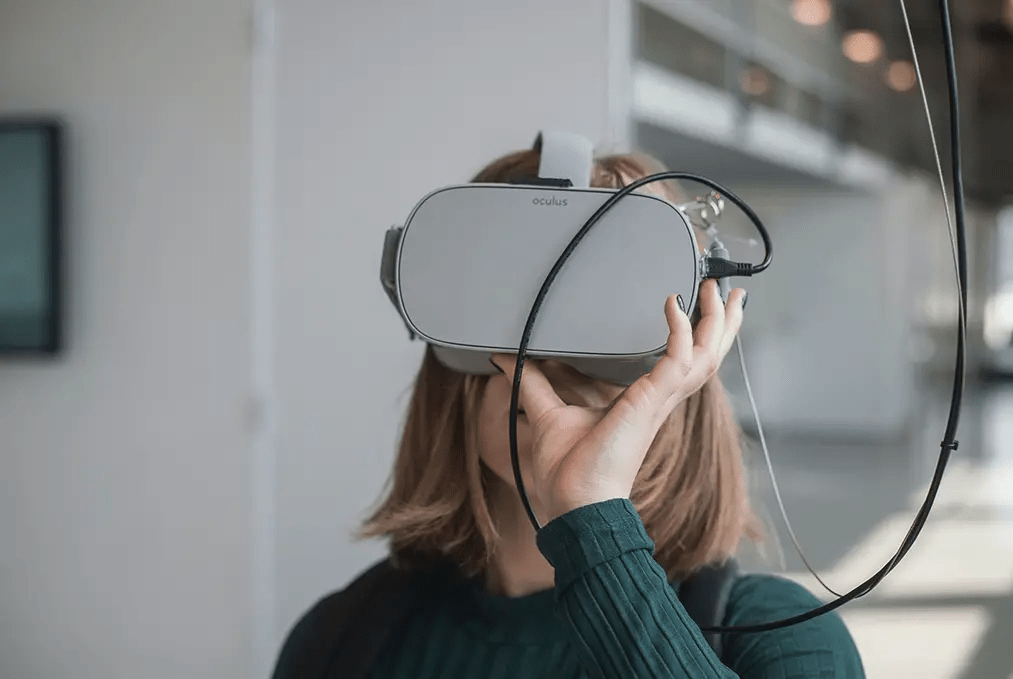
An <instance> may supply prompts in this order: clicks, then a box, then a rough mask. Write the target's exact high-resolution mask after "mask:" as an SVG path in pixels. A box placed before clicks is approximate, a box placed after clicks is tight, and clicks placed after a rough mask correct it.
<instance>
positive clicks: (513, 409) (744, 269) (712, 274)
mask: <svg viewBox="0 0 1013 679" xmlns="http://www.w3.org/2000/svg"><path fill="white" fill-rule="evenodd" d="M667 179H689V180H691V181H695V182H699V183H701V184H704V185H706V186H709V187H710V188H712V189H714V190H715V191H718V192H720V193H721V194H723V195H724V196H726V197H727V198H728V200H730V201H731V202H732V203H734V204H735V205H736V206H737V207H738V208H739V209H740V210H742V212H744V213H745V215H746V216H747V217H748V218H749V220H750V221H751V222H753V224H754V225H755V226H756V229H757V231H759V233H760V238H762V239H763V251H764V257H763V261H762V262H760V263H759V264H756V265H752V264H743V263H739V262H729V261H728V260H724V259H720V258H717V257H707V258H705V261H704V263H705V269H706V270H705V272H704V278H719V277H723V276H729V275H735V276H751V275H753V274H754V273H759V272H761V271H763V270H764V269H766V268H767V267H768V266H770V259H771V257H772V255H773V244H772V243H771V241H770V234H768V233H767V229H766V227H765V226H763V222H761V221H760V218H759V217H758V216H757V215H756V213H755V212H753V210H752V208H750V207H749V206H748V205H746V202H745V201H744V200H742V199H741V198H739V197H738V196H736V195H735V194H733V193H732V192H731V191H729V190H728V189H726V188H725V187H723V186H721V185H720V184H718V183H717V182H715V181H713V180H711V179H707V178H706V177H701V176H699V175H696V174H692V173H690V172H659V173H657V174H652V175H650V176H647V177H643V178H641V179H638V180H636V181H634V182H632V183H631V184H628V185H626V186H624V187H623V188H622V189H620V190H619V191H616V192H615V193H614V194H612V196H611V197H609V199H608V200H606V201H605V202H604V203H602V205H601V207H599V208H598V209H597V210H596V211H595V213H594V214H593V215H591V218H590V219H588V220H587V221H586V222H584V226H582V227H581V229H580V231H578V232H577V235H576V236H574V237H573V240H571V241H570V244H569V245H567V246H566V249H565V250H563V254H562V255H560V256H559V259H557V260H556V263H555V264H554V265H553V267H552V270H551V271H549V275H548V276H547V277H546V278H545V282H543V283H542V287H541V289H540V290H539V291H538V295H537V296H536V297H535V303H534V305H533V306H532V307H531V313H530V314H529V315H528V321H527V323H526V324H525V325H524V333H523V334H522V335H521V344H520V346H519V347H518V348H517V364H516V366H515V367H514V385H513V392H512V393H511V395H510V462H511V464H512V465H513V470H514V481H515V482H516V483H517V492H518V493H519V494H520V496H521V503H522V504H523V505H524V511H525V512H527V515H528V519H529V520H530V521H531V525H532V526H534V527H535V531H539V530H541V529H542V526H541V524H539V523H538V517H537V516H535V511H534V510H533V509H532V508H531V502H530V501H529V500H528V493H527V491H526V490H525V489H524V479H523V478H522V477H521V465H520V460H519V459H518V454H517V410H518V408H519V407H520V389H521V373H522V372H523V370H524V361H525V360H526V358H527V350H528V342H529V341H530V339H531V331H532V329H533V328H534V325H535V317H536V316H537V315H538V311H539V310H540V309H541V308H542V301H543V300H544V299H545V295H546V293H547V292H548V291H549V286H550V285H552V282H553V281H554V280H555V279H556V275H557V274H558V273H559V271H560V270H561V269H562V268H563V264H565V263H566V260H568V259H569V258H570V255H571V253H573V251H574V250H575V249H576V247H577V245H579V244H580V241H582V240H583V239H584V236H585V235H586V234H587V232H588V231H590V230H591V227H593V226H594V225H595V224H597V223H598V221H599V220H600V219H601V218H602V216H604V214H605V213H606V212H608V211H609V210H611V209H612V207H613V206H614V205H615V204H616V203H617V202H619V201H620V200H621V199H622V198H624V197H625V196H627V195H629V194H630V193H632V192H633V191H635V190H637V189H639V188H640V187H641V186H645V185H647V184H653V183H654V182H659V181H664V180H667ZM728 272H734V273H728Z"/></svg>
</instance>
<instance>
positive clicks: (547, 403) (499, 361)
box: [490, 354, 566, 422]
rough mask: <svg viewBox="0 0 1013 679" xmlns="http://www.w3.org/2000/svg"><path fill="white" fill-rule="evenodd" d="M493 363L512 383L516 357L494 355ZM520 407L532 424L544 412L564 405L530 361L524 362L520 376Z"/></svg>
mask: <svg viewBox="0 0 1013 679" xmlns="http://www.w3.org/2000/svg"><path fill="white" fill-rule="evenodd" d="M490 360H491V361H493V363H495V364H496V365H498V366H499V367H500V368H502V369H503V372H504V374H505V375H506V378H507V379H508V380H510V384H513V381H514V369H515V368H516V367H517V357H516V356H511V355H509V354H495V355H494V356H493V357H492V358H491V359H490ZM518 399H519V401H520V407H521V408H524V410H525V411H527V414H528V420H529V421H531V422H534V421H536V420H538V419H539V418H540V417H541V416H542V415H544V414H545V413H546V412H548V411H550V410H552V409H554V408H560V407H563V406H565V405H566V403H564V402H563V399H561V398H560V397H559V394H557V393H556V390H555V389H553V388H552V383H551V382H549V379H548V378H547V377H546V376H545V373H543V372H542V371H541V370H539V368H538V365H537V364H536V363H535V362H534V361H532V360H531V359H527V360H525V361H524V370H523V372H522V374H521V388H520V393H519V394H518Z"/></svg>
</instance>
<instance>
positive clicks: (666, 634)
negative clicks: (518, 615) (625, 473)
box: [537, 498, 862, 679]
mask: <svg viewBox="0 0 1013 679" xmlns="http://www.w3.org/2000/svg"><path fill="white" fill-rule="evenodd" d="M537 540H538V547H539V549H540V550H541V552H542V554H543V555H544V556H545V558H546V559H547V560H548V561H549V563H550V564H551V565H552V566H553V567H554V568H555V572H556V575H555V578H556V585H555V595H556V602H557V611H558V612H559V615H560V618H561V620H562V622H563V624H564V625H566V627H567V631H568V634H569V636H570V639H571V641H572V643H573V647H574V649H575V651H576V653H577V654H578V656H579V658H580V661H581V664H582V665H583V666H584V668H585V669H586V671H587V672H588V674H589V675H590V676H591V677H595V678H596V679H619V678H620V677H622V678H624V679H637V678H639V677H644V678H645V679H646V678H647V677H650V678H651V679H669V678H671V679H676V678H677V677H678V678H680V679H681V678H683V677H694V679H696V678H700V679H736V678H738V679H773V678H774V677H777V678H778V679H803V678H808V677H818V678H819V679H844V678H848V679H852V678H860V677H862V675H861V674H860V671H859V673H857V674H856V673H851V672H850V671H849V670H848V669H847V667H845V665H846V663H844V664H842V665H841V670H840V671H836V670H835V669H834V667H835V666H834V664H833V663H834V662H836V661H837V660H840V658H838V659H836V660H835V659H834V658H829V662H830V663H831V664H830V665H829V666H827V662H828V658H827V656H826V652H827V648H828V646H829V647H836V646H840V645H841V639H840V638H839V637H840V635H841V634H843V635H845V636H847V631H846V630H844V629H843V624H842V623H840V621H839V619H838V620H836V621H835V620H833V619H831V620H829V621H823V619H824V618H827V617H828V616H821V618H817V619H816V620H813V621H810V622H807V623H804V624H803V625H799V626H796V627H794V628H787V629H786V630H775V631H774V632H767V633H762V634H755V635H740V636H741V637H742V639H747V640H746V641H740V642H739V643H737V644H736V645H735V646H734V647H733V648H732V649H729V650H730V651H731V653H730V654H729V657H730V658H734V662H733V667H734V668H735V669H737V670H738V671H739V674H736V672H735V671H733V669H731V668H729V667H726V666H725V665H723V664H722V663H721V661H720V660H719V659H718V657H717V656H716V655H715V653H714V651H713V649H711V647H710V645H709V644H708V643H707V642H706V640H705V639H704V637H703V634H702V633H701V632H700V628H699V627H697V625H696V623H694V622H693V620H692V619H691V618H690V617H689V614H688V613H687V612H686V609H685V608H683V606H682V604H681V603H680V602H679V600H678V598H677V597H676V594H675V592H674V590H673V588H672V586H671V585H670V584H669V582H668V579H667V577H666V574H665V571H664V569H662V568H661V566H660V565H659V564H658V562H657V561H655V560H654V556H653V554H654V543H653V542H652V541H651V539H650V538H649V537H648V535H647V531H646V530H645V529H644V524H643V522H642V521H641V520H640V516H639V514H637V512H636V509H635V508H634V507H633V503H632V502H630V501H629V500H628V499H625V498H624V499H616V500H608V501H606V502H599V503H595V504H592V505H587V506H585V507H580V508H578V509H575V510H573V511H571V512H568V513H566V514H564V515H562V516H560V517H557V518H556V519H554V520H553V521H551V522H549V523H548V524H547V525H546V526H544V527H543V528H542V530H540V531H539V533H538V536H537ZM754 584H755V583H754ZM735 596H738V599H735ZM775 596H776V594H775ZM810 596H811V595H810ZM766 598H769V597H768V596H767V594H766V593H765V591H764V589H763V587H760V588H756V587H752V588H749V587H745V588H741V587H740V588H738V589H737V590H735V591H733V599H732V600H730V601H729V607H730V608H732V607H733V606H734V607H741V609H742V614H741V616H740V617H743V618H753V617H756V618H757V620H756V621H757V622H759V621H760V620H771V619H773V616H772V615H768V613H771V612H778V611H781V612H783V611H784V610H785V606H773V607H771V606H766V605H764V603H763V600H764V599H766ZM813 599H815V597H813ZM799 601H800V600H799V597H797V596H796V597H795V603H796V604H797V603H799ZM808 608H809V607H807V608H803V609H802V610H808ZM768 609H769V610H768ZM795 612H800V611H795ZM730 615H733V616H734V612H731V611H730ZM821 621H823V622H821ZM729 622H731V621H729ZM737 622H741V621H737ZM828 624H829V628H828V629H824V627H826V626H827V625H828ZM799 628H802V632H801V633H800V630H799ZM814 630H815V631H814ZM847 641H848V642H850V637H847ZM727 643H728V642H727V641H726V644H727ZM807 644H808V646H807ZM810 647H811V649H812V653H815V654H816V655H817V656H819V657H818V658H816V659H813V658H812V657H811V654H810ZM842 648H844V655H845V656H847V655H848V653H849V652H850V649H853V645H852V646H851V647H850V649H848V648H847V646H846V645H844V646H843V647H842ZM788 656H790V657H788ZM848 660H851V658H850V657H849V658H848ZM854 660H855V662H857V651H854ZM842 662H843V661H842ZM852 664H854V663H852ZM817 666H818V667H819V668H821V669H817V670H816V672H815V673H809V672H808V670H809V669H812V668H816V667H817ZM857 666H858V667H859V668H860V667H861V664H860V662H858V663H857ZM792 668H798V671H792ZM828 670H829V671H828Z"/></svg>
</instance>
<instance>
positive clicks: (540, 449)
mask: <svg viewBox="0 0 1013 679" xmlns="http://www.w3.org/2000/svg"><path fill="white" fill-rule="evenodd" d="M538 165H539V154H538V152H537V151H536V150H530V151H521V152H518V153H513V154H511V155H508V156H505V157H503V158H501V159H499V160H497V161H495V162H493V163H492V164H490V165H489V166H488V167H487V168H485V169H484V170H483V171H481V172H480V173H479V174H478V175H477V176H476V177H475V179H474V180H473V181H476V182H504V183H518V182H521V181H523V179H524V178H526V177H534V176H537V174H538ZM660 169H662V168H661V167H660V165H659V164H657V162H656V161H654V160H652V159H650V158H647V157H643V156H632V155H619V156H610V157H606V158H601V159H599V160H598V161H597V162H596V166H595V168H594V176H593V178H592V185H593V186H597V187H609V188H619V187H621V186H624V185H626V184H629V183H630V182H631V181H634V180H636V179H638V178H640V177H643V176H646V175H648V174H651V173H653V172H657V171H659V170H660ZM654 186H655V187H657V186H661V185H659V184H655V185H654ZM655 190H656V191H659V192H661V193H663V194H664V195H665V196H666V197H667V198H669V199H671V200H673V202H678V200H677V199H678V196H677V195H675V193H673V191H674V189H673V188H671V187H665V186H661V188H658V189H655ZM699 297H700V301H699V305H698V306H699V309H698V312H697V314H696V315H695V318H694V322H691V320H690V318H688V317H687V315H686V314H685V312H684V309H683V308H682V306H683V305H682V300H681V299H679V298H677V296H675V295H673V296H671V297H670V298H669V299H667V300H665V303H664V313H665V315H666V318H667V320H668V324H669V327H670V331H671V332H670V335H669V338H668V344H667V349H666V354H665V356H664V357H663V358H662V359H661V360H660V361H659V362H658V364H657V365H656V366H655V367H654V369H653V370H652V371H651V372H650V373H649V374H648V375H645V376H644V377H642V378H641V379H639V380H637V381H636V382H635V383H634V384H633V385H631V386H630V387H628V388H625V389H624V388H623V387H620V386H617V385H612V384H606V383H603V382H600V381H595V380H591V379H589V378H586V377H584V376H583V375H581V374H580V373H578V372H577V371H575V370H574V369H572V368H569V367H568V366H565V365H563V364H562V363H559V362H556V361H534V360H529V361H527V362H526V364H525V369H524V373H523V375H522V382H521V391H520V409H521V411H522V413H521V414H520V415H519V417H518V423H517V436H518V453H519V457H520V464H521V468H522V474H523V479H524V485H525V488H526V490H527V494H528V497H529V499H530V502H531V505H532V508H533V510H534V511H535V513H536V515H537V516H538V518H539V521H540V523H541V524H542V526H543V528H542V529H541V530H540V531H538V533H537V534H536V532H535V529H534V528H533V526H532V525H531V523H530V522H529V519H528V517H527V514H526V512H525V511H524V508H523V505H522V504H521V501H520V498H519V496H518V493H517V489H516V485H515V482H514V476H513V470H512V466H511V460H510V446H509V436H508V426H509V425H508V422H509V412H510V395H511V387H512V377H513V368H514V357H512V356H507V355H501V356H496V357H495V358H494V361H493V364H494V366H495V367H496V368H497V370H498V372H499V373H500V374H496V375H492V376H487V375H464V374H458V373H454V372H452V371H450V370H448V369H447V368H446V367H444V366H443V365H442V364H441V363H440V362H439V361H438V360H437V359H436V358H435V356H434V355H433V352H432V349H431V348H427V351H426V354H425V357H424V359H423V362H422V367H421V369H420V371H419V374H418V377H417V379H416V381H415V388H414V393H413V395H412V399H411V404H410V406H409V409H408V417H407V421H406V423H405V429H404V433H403V436H402V438H401V441H400V447H399V451H398V457H397V461H396V463H395V467H394V471H393V475H392V484H391V487H390V489H389V493H388V494H387V497H386V498H385V500H384V501H383V502H382V503H381V505H380V506H379V508H378V509H377V510H376V512H375V513H374V514H373V515H372V516H371V517H370V518H369V519H368V520H367V521H366V522H365V525H364V526H363V528H362V530H361V531H360V536H361V537H378V536H384V537H386V538H387V539H388V540H389V543H390V552H391V559H390V560H389V563H390V564H393V566H394V569H395V570H399V571H400V572H413V573H415V574H417V575H416V577H417V578H418V579H416V580H415V581H413V582H415V585H413V588H414V589H413V590H412V591H416V590H417V591H419V592H421V593H422V594H419V597H420V598H419V601H420V602H422V603H420V604H418V605H415V606H413V607H410V608H408V607H406V610H405V611H404V612H403V613H402V615H401V617H400V619H399V622H398V624H397V626H396V629H395V630H393V633H391V634H390V636H389V637H387V638H386V641H385V642H384V643H383V647H382V652H380V653H378V654H377V656H376V658H375V660H372V659H371V660H369V662H368V671H365V672H364V674H365V675H367V676H369V677H371V679H394V678H401V677H422V678H426V679H450V678H452V677H454V678H457V677H460V678H470V677H525V678H530V679H537V678H539V677H546V678H548V677H553V678H559V679H564V678H570V677H572V678H574V679H576V678H577V677H583V676H590V677H609V678H612V677H615V678H619V677H624V678H627V679H631V678H637V677H645V678H646V677H651V678H655V679H657V678H668V677H672V678H674V677H693V678H696V677H723V678H730V677H741V678H742V679H775V678H776V679H792V678H798V679H802V678H803V677H804V678H808V677H814V678H815V677H819V678H820V679H830V678H835V679H845V678H849V679H851V678H860V677H864V673H863V669H862V663H861V660H860V658H859V655H858V651H857V649H856V647H855V645H854V643H853V641H852V639H851V637H850V635H849V634H848V631H847V629H846V628H845V626H844V624H843V622H842V621H841V619H840V618H839V617H838V616H837V615H836V614H834V613H830V614H827V615H823V616H821V617H819V618H816V619H814V620H811V621H809V622H806V623H803V624H801V625H797V626H793V627H789V628H785V629H780V630H775V631H770V632H765V633H759V634H737V635H725V636H724V637H723V639H722V642H723V643H722V646H721V656H720V657H718V655H717V654H716V653H715V651H714V650H713V649H712V648H711V647H710V646H708V644H707V643H706V642H705V639H704V636H703V635H702V633H701V630H700V628H699V627H698V626H697V625H696V624H695V623H694V622H693V620H692V619H691V618H690V617H689V615H688V614H687V611H686V609H685V608H684V607H683V605H682V603H681V602H680V599H679V597H678V594H677V592H678V585H679V583H680V582H682V581H683V580H685V579H686V578H687V577H690V576H691V575H692V574H694V573H696V572H698V571H700V570H701V569H702V568H704V567H706V566H709V565H713V564H721V563H724V562H727V561H729V560H730V559H731V558H732V557H733V555H734V554H735V552H736V551H737V549H738V547H739V545H740V542H741V541H742V540H743V539H744V538H745V539H753V540H758V539H759V538H760V531H759V527H758V522H757V520H756V518H755V516H754V515H753V514H752V512H751V510H750V507H749V503H748V499H747V496H746V490H745V483H744V471H743V463H742V458H741V432H740V430H739V428H738V425H737V423H736V420H735V419H734V416H733V413H732V411H731V409H730V407H729V403H728V400H727V397H726V394H725V392H724V389H723V387H722V385H721V383H720V382H719V380H718V378H717V376H716V371H717V369H718V366H719V365H720V363H721V361H722V360H723V358H724V357H725V355H726V354H727V353H728V351H729V349H730V348H731V346H732V343H733V341H734V337H735V334H736V333H737V332H738V329H739V326H740V324H741V321H742V313H743V310H742V307H743V304H744V301H745V292H744V291H743V290H741V289H736V290H734V291H733V292H732V293H731V294H730V295H729V298H728V301H727V304H726V305H723V304H722V302H721V298H720V296H719V294H718V291H717V285H716V283H715V282H714V281H713V280H711V281H707V282H705V283H704V284H703V286H702V288H701V291H700V296H699ZM661 307H662V305H661V300H659V313H661V312H662V309H661ZM694 326H695V327H694ZM432 564H442V566H443V568H442V570H441V569H439V568H435V569H434V568H428V565H432ZM359 580H362V578H360V579H359ZM356 582H358V580H357V581H356ZM354 584H355V583H353V585H354ZM405 591H408V590H405ZM332 596H337V597H340V596H341V593H339V594H337V595H332ZM324 601H327V600H324ZM323 603H324V602H321V604H318V605H317V606H316V607H314V608H313V609H312V610H311V611H310V612H308V613H307V614H306V615H305V616H304V617H303V618H302V619H301V620H300V622H299V623H298V624H297V625H296V627H295V628H294V630H293V631H292V633H291V634H290V635H289V638H288V640H287V641H286V643H285V646H284V648H283V649H282V653H281V656H280V658H279V661H278V665H277V668H276V672H275V677H276V679H297V678H298V679H303V677H304V676H305V675H306V672H305V671H304V670H299V669H298V668H299V667H300V666H303V667H305V664H302V665H301V663H302V662H303V660H304V659H305V657H307V656H308V655H309V654H311V653H313V652H318V653H319V652H320V646H321V642H320V641H319V640H320V639H321V634H323V635H324V636H325V637H326V634H327V633H328V629H325V628H327V627H328V625H331V624H342V625H351V626H355V625H357V624H359V625H360V626H361V625H363V624H366V623H361V622H360V619H358V618H357V619H356V620H339V621H338V623H334V619H333V617H332V618H331V622H325V620H327V618H326V616H325V614H324V613H322V610H323V608H324V606H323ZM819 603H820V602H819V601H818V600H817V599H816V598H815V597H814V596H813V595H812V594H810V593H809V592H807V591H806V590H805V589H804V588H802V587H801V586H800V585H797V584H795V583H793V582H790V581H788V580H784V579H781V578H777V577H773V576H767V575H742V576H739V577H737V578H736V579H735V580H734V582H733V583H732V585H731V590H730V593H729V595H728V598H727V606H726V609H725V610H726V614H725V615H724V617H723V620H721V621H720V622H721V623H722V624H724V625H745V624H750V623H760V622H768V621H771V620H777V619H781V618H785V617H788V616H791V615H795V614H798V613H802V612H805V611H808V610H810V609H812V608H814V607H816V606H818V605H819ZM332 608H333V607H332ZM367 608H368V607H367ZM342 610H344V609H342ZM331 615H332V616H333V613H332V614H331ZM341 615H343V616H345V617H349V616H348V615H347V614H344V613H343V614H341ZM339 617H341V616H339ZM360 633H361V634H365V636H364V637H363V638H367V639H368V638H371V637H370V634H371V632H369V631H366V632H362V631H361V630H360ZM377 633H378V634H379V633H380V630H378V631H377ZM311 639H316V641H312V640H311ZM348 646H349V644H348V643H346V644H345V647H346V650H345V653H346V654H347V653H348V649H347V647H348ZM352 646H354V644H352ZM314 648H315V649H316V651H314V650H313V649H314ZM353 651H354V648H353ZM334 676H338V675H337V674H335V675H334ZM306 679H310V678H309V677H308V676H307V677H306ZM312 679H317V677H313V678H312ZM321 679H322V678H321Z"/></svg>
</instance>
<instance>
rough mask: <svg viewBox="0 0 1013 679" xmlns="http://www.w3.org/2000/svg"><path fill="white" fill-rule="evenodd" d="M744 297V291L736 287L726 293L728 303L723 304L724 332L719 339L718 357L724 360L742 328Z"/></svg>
mask: <svg viewBox="0 0 1013 679" xmlns="http://www.w3.org/2000/svg"><path fill="white" fill-rule="evenodd" d="M745 298H746V291H745V290H743V289H742V288H736V289H735V290H733V291H732V293H731V294H730V295H728V304H727V305H726V306H725V333H724V337H723V338H722V340H721V350H720V355H719V359H720V360H722V361H723V360H724V358H725V356H727V355H728V352H729V351H731V348H732V345H733V344H735V337H736V335H738V334H739V330H741V329H742V317H743V309H742V302H743V300H745Z"/></svg>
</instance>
